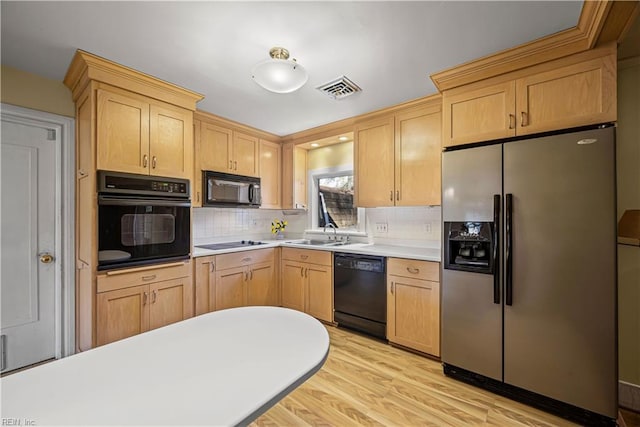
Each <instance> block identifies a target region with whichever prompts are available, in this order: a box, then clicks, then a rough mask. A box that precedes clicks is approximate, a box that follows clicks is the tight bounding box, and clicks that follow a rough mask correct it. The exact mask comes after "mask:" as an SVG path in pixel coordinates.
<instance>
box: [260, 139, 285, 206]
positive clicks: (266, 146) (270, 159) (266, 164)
mask: <svg viewBox="0 0 640 427" xmlns="http://www.w3.org/2000/svg"><path fill="white" fill-rule="evenodd" d="M260 186H261V197H262V204H261V207H263V208H268V209H278V208H280V207H281V206H282V191H281V190H282V146H281V145H280V144H278V143H276V142H271V141H266V140H264V139H261V140H260Z"/></svg>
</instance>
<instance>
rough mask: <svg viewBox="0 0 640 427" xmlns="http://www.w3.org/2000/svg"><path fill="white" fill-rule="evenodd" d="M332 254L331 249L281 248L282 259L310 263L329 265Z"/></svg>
mask: <svg viewBox="0 0 640 427" xmlns="http://www.w3.org/2000/svg"><path fill="white" fill-rule="evenodd" d="M332 258H333V254H332V252H331V251H323V250H312V249H297V248H282V259H288V260H290V261H302V262H307V263H310V264H320V265H327V266H331V259H332Z"/></svg>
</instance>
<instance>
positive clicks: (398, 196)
mask: <svg viewBox="0 0 640 427" xmlns="http://www.w3.org/2000/svg"><path fill="white" fill-rule="evenodd" d="M396 200H398V201H399V200H400V190H396Z"/></svg>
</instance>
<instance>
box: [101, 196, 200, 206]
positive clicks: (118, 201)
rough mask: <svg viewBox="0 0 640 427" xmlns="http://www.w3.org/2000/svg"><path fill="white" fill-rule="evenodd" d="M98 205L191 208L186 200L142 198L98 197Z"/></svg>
mask: <svg viewBox="0 0 640 427" xmlns="http://www.w3.org/2000/svg"><path fill="white" fill-rule="evenodd" d="M98 205H103V206H171V207H174V206H175V207H184V208H188V207H191V202H190V201H188V200H176V199H165V198H157V199H143V198H122V197H108V196H98Z"/></svg>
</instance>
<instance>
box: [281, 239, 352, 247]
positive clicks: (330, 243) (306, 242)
mask: <svg viewBox="0 0 640 427" xmlns="http://www.w3.org/2000/svg"><path fill="white" fill-rule="evenodd" d="M291 243H295V244H297V245H309V246H342V245H346V244H348V242H336V241H333V240H314V239H304V240H299V241H296V242H291Z"/></svg>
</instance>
